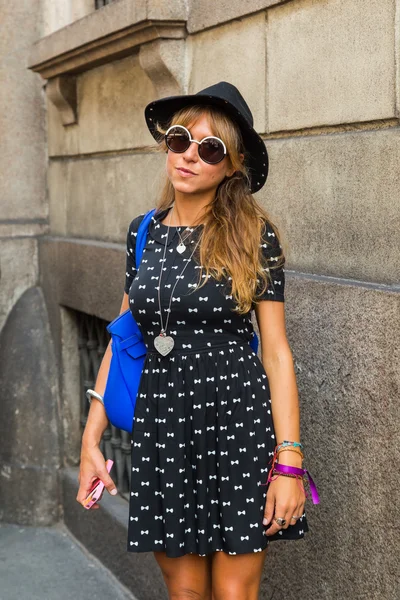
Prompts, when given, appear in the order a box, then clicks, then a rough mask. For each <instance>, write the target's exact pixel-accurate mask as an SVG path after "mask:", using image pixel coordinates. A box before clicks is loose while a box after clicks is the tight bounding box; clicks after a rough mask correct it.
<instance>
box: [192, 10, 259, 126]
mask: <svg viewBox="0 0 400 600" xmlns="http://www.w3.org/2000/svg"><path fill="white" fill-rule="evenodd" d="M187 44H188V54H189V57H190V63H191V69H190V82H189V91H188V93H189V94H195V93H196V92H198V91H199V90H201V89H204V88H206V87H208V86H210V85H212V84H214V83H217V82H218V81H229V82H230V83H233V85H236V87H237V88H238V89H239V90H240V92H241V94H242V95H243V97H244V99H245V100H246V102H247V103H248V105H249V106H250V109H251V112H252V113H253V117H254V127H255V129H256V130H257V131H264V130H265V105H266V96H265V73H266V54H265V14H264V13H259V14H256V15H252V16H251V17H247V18H243V19H240V20H237V21H233V22H232V23H228V24H227V25H222V26H220V27H216V28H214V29H210V30H207V31H203V32H200V33H197V34H194V35H191V36H190V38H188V40H187Z"/></svg>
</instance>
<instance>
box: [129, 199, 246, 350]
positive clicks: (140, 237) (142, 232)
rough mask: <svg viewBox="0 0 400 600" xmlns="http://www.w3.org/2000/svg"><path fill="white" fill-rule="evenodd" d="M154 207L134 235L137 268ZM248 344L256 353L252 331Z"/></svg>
mask: <svg viewBox="0 0 400 600" xmlns="http://www.w3.org/2000/svg"><path fill="white" fill-rule="evenodd" d="M155 211H156V209H155V208H153V209H152V210H149V211H148V212H147V213H146V214H145V215H144V217H143V219H142V222H141V223H140V225H139V228H138V232H137V236H136V269H138V268H139V265H140V261H141V260H142V255H143V250H144V247H145V245H146V240H147V234H148V231H149V224H150V221H151V217H152V216H153V215H154V213H155ZM250 346H251V347H252V349H253V350H254V352H255V353H256V354H257V351H258V336H257V334H256V332H255V331H254V332H253V337H252V339H251V341H250Z"/></svg>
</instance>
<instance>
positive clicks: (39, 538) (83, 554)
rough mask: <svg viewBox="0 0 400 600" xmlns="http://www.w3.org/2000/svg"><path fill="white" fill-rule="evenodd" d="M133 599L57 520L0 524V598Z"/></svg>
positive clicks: (51, 599)
mask: <svg viewBox="0 0 400 600" xmlns="http://www.w3.org/2000/svg"><path fill="white" fill-rule="evenodd" d="M71 598H74V599H76V600H86V599H88V600H89V599H92V598H95V599H96V600H106V599H107V600H110V599H111V598H112V600H136V599H135V597H134V596H133V595H132V594H131V593H130V592H129V591H128V590H127V589H126V588H125V587H124V586H122V585H121V584H120V582H119V581H118V580H117V579H116V578H115V577H114V575H113V574H112V573H111V572H110V571H108V570H107V569H106V568H105V567H104V566H103V565H102V564H101V563H100V562H99V561H98V560H97V559H96V558H95V557H93V556H92V555H90V554H89V553H88V552H87V551H86V550H85V549H84V548H83V546H82V545H81V544H80V543H79V542H78V541H77V540H76V539H75V538H74V537H73V536H72V535H71V534H70V533H69V531H68V530H67V529H66V527H65V526H64V525H63V524H58V525H56V526H55V527H28V526H21V525H9V524H5V523H3V524H1V523H0V600H70V599H71Z"/></svg>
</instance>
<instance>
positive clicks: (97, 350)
mask: <svg viewBox="0 0 400 600" xmlns="http://www.w3.org/2000/svg"><path fill="white" fill-rule="evenodd" d="M76 314H77V321H78V328H79V342H78V345H79V357H80V390H81V431H82V433H83V430H84V428H85V425H86V421H87V417H88V413H89V407H90V405H89V401H88V399H87V398H86V395H85V392H86V390H87V389H88V388H92V389H94V386H95V383H96V378H97V373H98V371H99V368H100V365H101V361H102V359H103V356H104V354H105V351H106V349H107V346H108V342H109V340H110V335H109V333H108V331H107V329H106V326H107V325H108V322H107V321H104V320H103V319H99V318H97V317H94V316H92V315H87V314H85V313H82V312H77V313H76ZM100 450H101V452H102V453H103V456H104V458H105V459H106V460H107V459H109V458H111V459H112V460H113V461H114V465H113V467H112V472H111V473H112V475H113V480H114V481H115V484H116V486H117V489H118V491H119V493H120V495H122V496H123V497H124V498H126V499H128V498H129V485H130V476H131V436H130V433H128V432H127V431H121V430H120V429H117V428H116V427H114V426H113V425H111V424H110V423H109V424H108V426H107V429H106V430H105V432H104V434H103V437H102V440H101V443H100Z"/></svg>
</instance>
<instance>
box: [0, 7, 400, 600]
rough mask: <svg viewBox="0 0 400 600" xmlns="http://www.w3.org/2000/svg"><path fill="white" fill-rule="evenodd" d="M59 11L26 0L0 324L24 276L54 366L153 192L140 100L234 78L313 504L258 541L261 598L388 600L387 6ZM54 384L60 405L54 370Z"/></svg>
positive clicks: (391, 442)
mask: <svg viewBox="0 0 400 600" xmlns="http://www.w3.org/2000/svg"><path fill="white" fill-rule="evenodd" d="M32 4H34V3H32ZM10 6H11V5H10ZM60 6H61V5H60ZM63 7H64V8H63V10H62V11H61V12H62V16H57V14H56V13H55V12H54V7H53V6H52V5H51V3H48V2H45V1H43V4H42V13H41V14H42V20H43V23H44V24H45V25H44V26H43V27H44V29H43V33H41V31H40V28H39V29H38V30H36V32H34V33H35V34H36V35H34V34H33V33H32V34H31V38H32V40H29V43H30V41H33V39H37V42H36V43H35V44H34V45H33V46H32V47H31V49H30V54H29V59H28V60H27V66H28V67H29V69H27V70H26V71H25V72H24V73H23V75H21V76H20V78H21V81H23V83H21V82H19V83H18V86H19V87H21V86H26V85H30V86H32V87H31V88H29V90H30V91H29V94H31V95H32V94H33V95H35V97H36V98H37V105H36V107H35V110H37V111H38V113H37V116H36V117H35V119H33V118H32V117H31V116H29V117H28V125H29V127H28V129H29V128H30V129H32V130H33V131H34V132H35V133H34V135H36V136H39V141H38V142H37V144H39V152H38V151H37V148H38V145H37V144H36V146H35V145H34V147H33V148H32V146H30V145H29V144H28V146H29V148H28V149H27V148H24V150H23V153H22V155H20V156H19V160H20V163H21V169H22V174H21V171H19V180H18V184H15V178H14V177H12V176H11V175H12V173H13V170H12V167H11V170H10V171H9V174H8V175H6V178H5V179H4V181H5V183H4V184H1V179H0V185H2V190H3V191H4V193H3V195H4V194H5V196H6V197H8V198H9V199H10V200H12V202H7V207H6V212H5V213H4V214H5V215H7V220H6V221H5V222H4V223H3V221H2V222H1V223H2V224H1V227H3V231H4V232H6V234H4V235H3V237H2V239H1V240H0V243H1V245H0V248H1V253H2V259H3V257H8V256H10V257H11V260H12V261H13V268H12V269H11V268H8V269H7V270H6V271H4V268H3V269H2V273H3V277H4V273H6V277H5V281H3V286H2V288H1V290H2V291H0V317H1V316H2V318H3V323H4V320H5V318H6V316H7V314H8V313H9V311H10V309H11V308H12V306H13V304H14V303H15V302H16V301H17V299H18V298H19V296H20V295H21V294H22V291H23V289H22V288H21V285H22V284H21V277H20V275H21V273H24V274H25V281H26V284H25V287H29V286H32V285H35V284H36V282H38V283H39V285H40V287H41V288H42V290H43V293H44V298H45V300H46V305H47V309H48V315H49V322H50V330H51V332H52V338H53V343H54V348H55V350H54V356H55V360H56V362H57V364H58V369H59V372H60V371H61V368H62V364H63V361H65V360H66V359H65V356H64V355H65V348H63V343H62V340H65V339H67V338H68V336H67V335H65V332H64V334H63V333H62V328H63V327H65V325H63V323H64V324H65V323H68V319H66V318H65V317H63V314H64V313H63V312H62V310H61V308H60V307H61V306H62V307H67V308H74V309H77V310H82V311H84V312H91V313H92V314H96V315H97V316H99V317H102V318H108V319H112V318H113V317H114V316H115V315H116V314H117V311H118V309H119V306H120V303H121V300H122V295H123V282H124V273H125V250H124V243H125V235H126V230H127V226H128V224H129V222H130V220H131V219H132V218H133V217H134V216H135V215H136V214H138V213H139V212H143V211H144V210H146V209H149V208H151V207H152V206H154V203H155V202H156V199H157V194H158V192H159V185H160V181H161V176H162V172H163V162H162V161H163V159H162V157H160V155H156V154H155V153H153V152H151V151H149V150H148V148H147V145H148V144H151V143H152V137H151V136H150V134H149V133H148V131H147V128H146V125H145V122H144V117H143V109H144V107H145V105H146V104H147V103H148V102H149V101H151V100H152V99H154V98H157V97H161V96H164V95H169V94H174V93H194V92H196V91H198V90H200V89H202V88H204V87H206V86H207V85H211V84H212V83H215V82H216V81H219V80H227V81H230V82H232V83H233V84H235V85H237V86H238V87H239V89H240V90H241V91H242V93H243V95H244V97H245V99H246V100H247V102H248V103H249V105H250V107H251V109H252V111H253V115H254V120H255V127H256V129H257V131H258V132H259V133H260V134H262V136H263V138H264V140H265V144H266V146H267V148H268V151H269V155H270V175H269V179H268V182H267V184H266V186H265V187H264V189H262V190H261V191H260V192H259V193H258V198H259V200H260V201H261V202H262V204H263V205H264V206H265V207H266V208H267V210H268V211H269V213H270V215H271V217H272V219H273V221H274V222H275V223H276V224H277V225H278V227H279V228H280V230H281V232H282V235H283V242H284V249H285V251H286V256H287V270H286V273H287V302H286V314H287V329H288V337H289V340H290V343H291V346H292V349H293V353H294V358H295V364H296V371H297V379H298V385H299V393H300V403H301V423H302V441H303V443H304V444H305V447H306V463H305V464H306V466H307V467H308V468H309V469H310V472H311V473H312V475H313V477H314V478H315V480H316V483H317V485H318V488H319V491H320V497H321V504H320V505H318V506H313V505H312V504H311V503H310V501H309V503H308V508H307V510H308V520H309V525H310V533H309V534H308V535H307V536H306V539H305V540H302V541H299V542H298V543H292V542H281V543H279V544H271V550H270V553H269V555H268V558H267V561H266V566H265V571H264V575H263V582H262V594H261V597H262V598H265V599H267V598H274V600H281V599H283V598H285V600H291V599H294V598H297V597H299V595H301V596H303V597H314V598H317V599H318V600H336V599H339V598H342V597H343V595H346V596H347V597H349V598H351V599H354V600H359V599H366V600H367V599H368V600H369V599H373V600H394V599H395V598H398V596H399V592H400V589H399V579H398V575H397V573H398V570H399V562H398V552H397V550H396V548H398V545H397V537H396V536H397V534H396V532H397V527H396V518H395V514H394V506H395V502H394V500H395V496H396V490H397V483H396V477H395V468H394V467H393V465H395V464H396V463H397V462H398V458H399V457H398V454H399V451H398V448H399V443H398V437H397V439H396V423H397V422H398V419H399V410H398V396H399V383H400V375H399V350H398V347H399V329H398V328H399V317H400V308H399V306H400V303H399V298H400V296H399V291H400V286H399V283H400V282H399V274H400V260H399V241H400V240H399V237H400V236H399V232H400V209H399V202H398V194H399V171H398V168H397V165H398V159H399V158H400V156H399V155H400V145H399V69H398V65H399V43H398V41H399V19H398V15H399V12H398V11H399V1H398V0H369V1H368V2H365V1H364V0H352V1H350V0H347V1H346V0H318V1H317V0H292V1H285V2H283V1H280V0H264V1H262V0H248V1H247V2H246V3H244V2H238V1H237V0H235V1H233V2H226V1H225V0H224V1H222V2H218V3H215V2H211V0H198V1H197V2H191V1H189V2H184V1H181V0H173V1H171V2H169V3H168V6H167V5H166V4H164V3H159V2H157V1H156V0H147V1H145V2H142V3H140V4H139V3H132V2H130V1H128V0H118V1H115V2H113V3H111V4H110V5H108V6H106V7H104V8H103V9H101V10H98V11H91V8H90V5H89V4H86V5H85V7H83V4H82V6H81V10H82V12H80V13H79V14H77V13H74V12H73V11H74V10H77V8H76V6H75V8H74V3H72V2H70V3H69V4H68V2H67V0H65V2H64V4H63ZM9 10H10V18H11V19H14V21H15V22H17V19H18V15H17V14H16V12H15V9H13V10H11V9H9ZM60 10H61V8H60ZM74 14H75V17H74ZM85 15H86V16H85ZM77 19H78V20H77ZM44 34H45V37H41V35H44ZM27 42H28V40H27ZM15 44H16V42H15V41H13V40H10V46H11V47H12V48H15ZM20 68H21V67H20ZM33 71H34V72H37V73H39V74H40V75H41V77H42V81H44V82H45V89H46V97H45V98H44V100H45V107H44V106H43V105H42V102H41V98H42V96H41V93H42V92H41V85H42V84H41V79H40V77H39V75H36V76H35V75H34V74H33ZM27 82H29V83H27ZM14 84H15V81H14V79H7V85H8V86H9V87H10V89H11V90H12V91H14V89H15V87H13V86H14ZM20 105H21V107H22V108H21V110H19V109H18V110H17V108H18V107H17V108H15V109H11V110H15V116H14V117H12V118H11V119H9V120H8V121H7V123H6V124H5V130H6V132H7V135H8V136H9V140H10V143H9V148H10V149H11V156H13V155H14V156H17V155H18V153H19V152H20V148H19V147H18V148H17V147H16V145H14V142H13V141H11V140H12V139H13V136H12V132H13V128H14V127H15V123H16V122H18V120H19V121H20V120H21V114H25V112H26V114H30V113H29V111H28V109H27V106H26V103H24V101H23V100H21V101H20ZM3 113H4V111H3ZM11 114H12V115H13V114H14V113H11ZM44 115H45V118H46V120H44ZM45 130H47V141H46V146H45V147H44V146H43V136H44V131H45ZM40 136H41V137H40ZM35 148H36V152H35V151H34V149H35ZM45 151H47V153H48V164H47V169H46V177H47V179H46V183H45V166H46V165H45V161H44V155H45ZM10 162H12V161H10ZM38 163H39V168H38ZM3 178H4V175H3ZM12 181H14V183H12ZM13 186H14V187H13ZM15 186H17V187H15ZM11 190H16V191H17V193H14V192H13V193H11ZM7 194H8V196H7ZM27 214H29V220H28V221H27V223H28V224H26V223H25V221H24V223H21V222H20V221H18V219H21V218H24V219H27ZM2 218H3V217H2ZM35 219H36V220H35ZM40 219H42V220H43V225H42V221H40ZM14 220H15V222H17V225H15V223H14ZM38 220H39V221H40V222H39V221H38ZM40 227H42V229H39V228H40ZM21 228H23V229H21ZM29 228H30V229H29ZM21 231H23V232H24V235H23V236H22V237H21V234H20V232H21ZM10 232H11V233H10ZM17 235H19V236H20V237H18V239H17ZM26 257H30V261H29V260H28V261H27V260H26ZM28 264H29V265H30V267H27V265H28ZM13 272H15V273H18V274H19V277H18V282H19V283H15V278H14V277H13ZM38 274H39V279H38ZM4 283H5V284H6V285H5V286H4ZM0 325H1V323H0ZM59 385H60V392H59V393H60V396H61V401H62V402H63V401H64V400H65V398H64V400H63V394H64V395H65V394H66V392H65V390H63V385H62V378H61V375H60V381H59ZM62 402H61V406H62ZM70 414H74V413H73V411H70ZM65 419H68V417H66V416H65V415H64V426H65V429H66V430H69V427H72V425H71V424H68V422H66V421H65ZM61 431H62V428H61ZM66 447H68V448H69V450H68V452H69V456H70V457H73V456H76V448H75V449H74V448H71V447H70V446H68V444H67V445H66ZM396 459H397V460H396ZM379 462H384V463H385V464H388V465H390V468H389V469H387V470H385V471H380V470H379V466H380V465H379ZM380 519H384V520H385V522H384V523H380V522H379V521H380ZM138 560H139V558H138ZM138 564H139V563H138ZM277 568H279V569H280V570H281V572H283V574H284V576H283V577H280V576H279V577H278V576H277Z"/></svg>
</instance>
